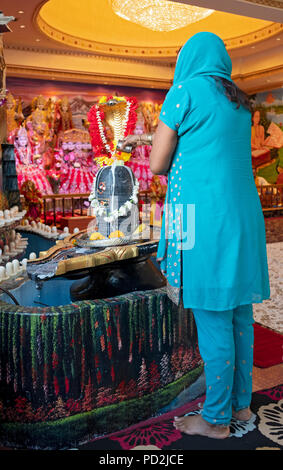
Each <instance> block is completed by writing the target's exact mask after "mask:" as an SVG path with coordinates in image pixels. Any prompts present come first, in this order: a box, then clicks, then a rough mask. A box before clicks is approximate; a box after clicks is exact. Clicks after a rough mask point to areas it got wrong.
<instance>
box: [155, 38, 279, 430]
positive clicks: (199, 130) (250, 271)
mask: <svg viewBox="0 0 283 470" xmlns="http://www.w3.org/2000/svg"><path fill="white" fill-rule="evenodd" d="M231 70H232V63H231V59H230V57H229V55H228V53H227V50H226V48H225V45H224V43H223V41H222V40H221V39H220V38H219V37H218V36H216V35H215V34H213V33H208V32H202V33H198V34H196V35H194V36H193V37H192V38H190V39H189V40H188V41H187V42H186V44H185V45H184V46H183V47H182V49H181V51H180V53H179V56H178V59H177V64H176V68H175V74H174V82H173V86H172V87H171V89H170V90H169V92H168V94H167V96H166V98H165V101H164V103H163V106H162V109H161V113H160V121H159V125H158V128H157V131H156V133H155V135H154V139H153V147H152V152H151V155H150V166H151V170H152V172H153V173H156V174H165V173H168V189H167V195H166V201H165V206H164V215H163V221H162V230H161V237H160V242H159V246H158V253H157V258H158V259H159V261H160V265H161V269H162V272H163V273H164V275H165V276H166V278H167V287H168V295H169V296H170V298H171V299H172V300H173V301H174V302H175V303H177V304H179V302H183V305H184V307H185V308H191V309H192V311H193V313H194V317H195V321H196V325H197V331H198V342H199V349H200V353H201V355H202V358H203V361H204V369H205V377H206V399H205V403H204V406H203V409H202V412H201V414H199V415H194V416H185V417H181V418H177V417H176V418H175V422H174V424H175V427H176V428H178V429H179V430H181V431H183V432H185V433H187V434H201V435H206V436H210V437H214V438H225V437H227V436H229V423H230V420H231V417H232V415H233V416H234V417H235V418H237V419H242V420H248V419H250V417H251V411H250V401H251V393H252V368H253V309H252V304H253V303H257V302H262V301H263V300H264V299H268V298H269V296H270V290H269V278H268V265H267V255H266V239H265V224H264V218H263V213H262V207H261V203H260V200H259V196H258V193H257V189H256V186H255V182H254V177H253V171H252V159H251V113H250V110H249V103H248V99H247V98H246V96H245V94H244V93H243V92H241V90H239V89H238V88H237V87H236V85H235V84H234V83H233V81H232V79H231Z"/></svg>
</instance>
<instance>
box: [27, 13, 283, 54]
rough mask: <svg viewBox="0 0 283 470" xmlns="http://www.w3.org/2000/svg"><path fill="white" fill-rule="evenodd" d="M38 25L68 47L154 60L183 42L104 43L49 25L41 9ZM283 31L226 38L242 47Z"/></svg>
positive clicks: (277, 27)
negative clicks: (151, 44)
mask: <svg viewBox="0 0 283 470" xmlns="http://www.w3.org/2000/svg"><path fill="white" fill-rule="evenodd" d="M33 21H34V22H35V24H36V26H37V27H38V28H39V29H40V31H41V32H42V33H43V34H45V35H46V36H48V37H49V38H50V39H53V40H54V41H57V42H59V43H61V44H65V45H66V46H67V47H70V48H75V49H83V50H87V51H88V52H90V53H95V54H100V55H105V56H113V55H114V56H117V57H124V58H125V57H132V58H144V59H149V58H151V59H152V60H157V59H159V60H160V59H161V60H162V59H163V60H164V59H167V60H168V59H170V58H176V54H177V53H178V51H179V48H180V46H181V44H176V46H174V47H172V46H171V47H136V46H123V45H122V44H121V45H119V44H118V45H117V44H111V43H103V42H98V41H93V40H86V39H84V38H80V37H76V36H73V35H71V34H67V33H65V32H62V31H60V30H58V29H56V28H54V27H53V26H51V25H49V24H48V23H47V22H46V21H45V20H44V19H43V18H42V17H41V15H40V10H37V13H36V14H35V15H34V20H33ZM282 31H283V24H281V23H272V24H270V25H269V26H266V27H264V28H261V29H259V30H256V31H254V32H252V33H248V34H244V35H242V36H238V37H234V38H228V39H225V40H224V42H225V45H226V48H227V50H233V49H238V48H240V47H244V46H248V45H251V44H254V43H257V42H260V41H263V40H265V39H267V38H269V37H272V36H274V35H276V34H278V33H280V32H282Z"/></svg>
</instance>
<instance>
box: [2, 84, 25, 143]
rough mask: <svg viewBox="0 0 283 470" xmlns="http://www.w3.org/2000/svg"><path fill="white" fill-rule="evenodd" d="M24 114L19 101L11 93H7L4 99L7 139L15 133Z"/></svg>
mask: <svg viewBox="0 0 283 470" xmlns="http://www.w3.org/2000/svg"><path fill="white" fill-rule="evenodd" d="M23 120H24V116H23V114H22V112H21V108H20V103H17V100H16V99H15V98H14V96H13V95H12V93H8V95H7V101H6V122H7V140H8V141H9V139H10V138H11V137H12V136H13V135H14V134H15V132H16V130H17V129H18V128H19V127H20V125H21V122H22V121H23Z"/></svg>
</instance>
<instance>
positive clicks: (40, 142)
mask: <svg viewBox="0 0 283 470" xmlns="http://www.w3.org/2000/svg"><path fill="white" fill-rule="evenodd" d="M46 105H47V102H46V100H45V98H44V97H43V96H42V95H40V96H38V97H36V98H35V99H34V100H33V101H32V113H31V114H30V116H28V117H27V119H26V122H25V124H26V128H27V129H28V134H29V138H30V140H31V142H32V145H33V149H34V152H33V158H34V159H36V158H41V157H42V155H43V153H44V152H45V150H46V143H47V142H50V141H51V139H52V129H51V128H50V126H49V124H50V122H49V116H48V112H47V110H46Z"/></svg>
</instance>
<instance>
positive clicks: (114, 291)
mask: <svg viewBox="0 0 283 470" xmlns="http://www.w3.org/2000/svg"><path fill="white" fill-rule="evenodd" d="M135 107H136V102H135V100H134V99H128V98H123V99H122V98H120V97H119V98H117V99H114V98H113V97H110V99H102V100H101V102H100V103H99V104H98V105H96V106H94V107H93V108H92V109H91V110H90V112H89V115H88V120H89V124H90V126H89V130H90V134H91V138H92V145H93V149H94V152H95V153H96V154H98V156H97V158H96V160H97V161H98V163H99V164H100V166H101V168H100V169H99V171H98V173H97V175H96V178H95V180H94V182H93V187H92V192H91V194H90V196H89V200H90V215H93V216H94V219H93V221H92V222H91V223H90V225H89V227H88V228H87V230H83V231H81V232H78V233H76V234H74V235H71V236H69V237H66V238H65V239H64V240H61V241H59V242H57V244H56V246H55V247H52V248H50V249H49V250H48V251H47V252H44V253H41V256H40V258H39V259H35V260H29V261H28V263H27V273H28V275H29V277H30V278H32V279H33V280H34V281H35V282H36V283H37V285H38V287H40V286H41V283H42V282H43V281H44V280H47V279H50V278H52V277H54V276H64V277H67V278H69V279H74V283H73V284H72V285H71V288H70V295H71V300H72V301H77V300H87V299H101V298H107V297H113V296H117V295H122V294H125V293H128V292H132V291H138V290H150V289H158V288H160V287H162V286H164V285H165V282H164V277H163V276H162V274H161V272H160V271H159V270H158V269H157V268H156V267H155V265H154V264H153V262H152V261H151V259H150V257H151V255H152V254H153V253H155V252H156V251H157V244H158V241H157V240H150V236H149V233H150V229H149V227H147V226H146V225H145V224H143V223H142V224H140V225H139V210H138V182H137V180H136V179H135V177H134V174H133V172H132V170H131V169H130V168H129V167H127V166H125V164H124V163H125V161H127V160H128V159H129V158H130V154H126V155H125V152H120V151H119V150H118V149H117V144H118V142H119V140H121V139H122V138H124V137H125V136H126V135H127V133H130V132H132V131H133V129H132V127H133V125H135V122H136V120H135V119H134V118H133V116H134V115H135V112H134V110H135ZM103 121H104V123H105V122H106V123H107V124H108V126H110V128H111V130H112V133H113V136H114V139H113V141H112V142H110V143H108V141H107V139H106V136H105V132H104V131H105V129H104V125H103ZM129 122H131V126H130V125H129Z"/></svg>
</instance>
